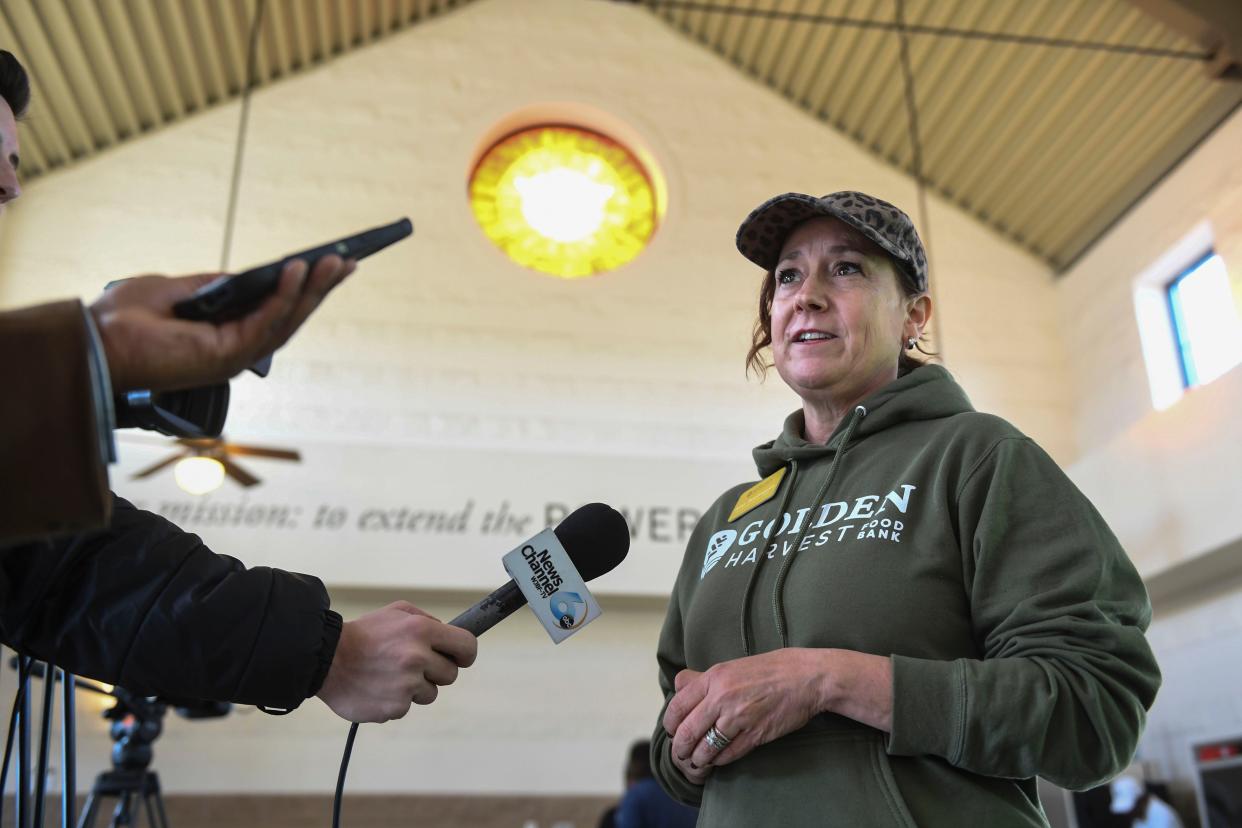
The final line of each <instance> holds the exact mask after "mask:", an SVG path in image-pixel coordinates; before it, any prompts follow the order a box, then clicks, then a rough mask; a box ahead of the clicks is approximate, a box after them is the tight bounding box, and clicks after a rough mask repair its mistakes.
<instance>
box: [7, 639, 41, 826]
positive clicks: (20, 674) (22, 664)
mask: <svg viewBox="0 0 1242 828" xmlns="http://www.w3.org/2000/svg"><path fill="white" fill-rule="evenodd" d="M17 663H18V670H17V692H16V693H15V694H14V696H13V710H12V712H11V713H9V732H8V736H7V737H6V738H5V740H4V764H3V765H2V766H0V802H3V801H4V790H5V788H6V787H7V786H8V781H9V761H10V759H11V758H12V756H13V736H14V731H15V729H16V727H15V726H16V724H17V712H18V710H20V709H21V704H22V701H23V698H24V697H25V695H26V679H28V678H29V677H30V668H31V665H32V663H33V662H31V661H28V660H26V659H24V658H21V657H20V656H19V660H18V662H17ZM3 825H4V811H3V810H0V826H3Z"/></svg>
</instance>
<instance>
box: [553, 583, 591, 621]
mask: <svg viewBox="0 0 1242 828" xmlns="http://www.w3.org/2000/svg"><path fill="white" fill-rule="evenodd" d="M548 608H549V609H551V610H552V617H553V618H555V619H556V625H557V626H558V627H560V628H561V629H562V630H575V629H577V628H578V627H581V626H582V624H583V623H584V622H585V621H586V617H587V603H586V601H584V600H583V599H582V596H581V595H579V594H578V593H576V592H566V591H564V590H562V591H561V592H554V593H552V597H551V598H549V599H548Z"/></svg>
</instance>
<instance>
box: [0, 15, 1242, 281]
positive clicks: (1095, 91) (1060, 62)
mask: <svg viewBox="0 0 1242 828" xmlns="http://www.w3.org/2000/svg"><path fill="white" fill-rule="evenodd" d="M511 1H513V2H518V1H519V0H511ZM601 1H602V0H582V2H584V3H586V2H601ZM640 1H641V2H643V3H644V4H646V5H647V6H648V7H649V8H650V9H651V10H652V11H653V12H654V13H655V14H658V15H659V16H660V18H661V19H663V20H666V21H668V22H669V23H670V24H671V25H673V26H674V27H676V28H677V29H678V30H680V31H682V32H684V33H686V34H687V35H688V36H690V37H692V38H693V39H694V40H696V41H698V42H700V43H702V44H704V45H705V46H707V47H709V48H711V49H713V50H714V51H716V52H718V53H719V54H721V55H722V56H724V57H725V58H727V59H728V60H729V61H730V62H732V63H733V64H734V65H736V66H737V67H738V68H739V69H741V70H742V71H744V72H746V73H748V74H750V75H752V76H754V77H755V78H756V79H757V80H759V81H761V82H762V83H765V84H767V85H768V86H770V87H771V88H772V89H773V90H775V91H777V92H779V93H780V94H782V95H784V96H785V97H786V98H788V99H789V100H791V101H794V102H795V103H797V104H798V105H799V106H801V107H802V108H803V109H805V110H806V111H807V112H809V113H811V114H812V115H814V116H815V117H817V118H819V119H821V120H823V121H825V122H826V123H829V124H831V125H833V126H834V127H836V128H837V129H839V130H841V131H842V132H844V133H846V134H848V135H850V136H851V137H853V138H854V139H855V140H857V141H858V142H859V143H861V144H862V145H863V146H865V147H868V148H870V149H871V150H872V151H874V152H875V153H876V154H877V155H879V156H880V157H882V158H884V159H885V160H887V161H889V162H890V163H892V164H894V165H896V166H898V167H899V168H901V169H905V170H910V169H911V159H912V145H911V141H910V133H909V130H908V120H907V112H906V109H905V100H904V97H903V96H904V87H903V85H902V75H901V72H900V65H899V62H898V61H899V58H898V55H899V45H898V44H899V39H898V36H897V35H896V34H895V33H894V32H892V31H891V30H885V29H875V28H865V27H860V26H854V25H841V24H839V23H833V22H827V21H824V20H823V18H826V17H845V18H849V19H851V20H859V21H873V22H878V23H881V24H883V23H891V22H892V21H893V20H894V13H895V3H896V0H696V1H695V2H680V3H679V2H674V3H672V4H671V5H662V0H640ZM256 2H257V0H0V46H4V47H6V48H9V49H10V50H11V51H13V52H14V53H15V54H16V55H17V56H18V58H19V59H21V60H22V62H23V63H24V64H25V65H26V66H27V68H28V69H29V70H30V72H31V76H32V79H33V81H34V85H35V90H34V94H35V104H34V106H33V108H32V113H31V116H30V117H29V119H28V120H27V121H26V123H25V124H24V129H23V137H22V155H23V159H22V165H23V170H24V176H25V177H26V178H27V179H30V178H34V177H37V176H38V175H40V174H42V173H44V172H47V171H49V170H53V169H55V168H57V167H59V166H62V165H64V164H67V163H69V162H71V161H73V160H76V159H80V158H83V157H86V156H89V155H92V154H94V153H96V152H98V151H100V150H102V149H105V148H107V147H109V146H112V145H114V144H116V143H118V142H120V141H124V140H126V139H127V138H130V137H133V136H135V135H138V134H140V133H143V132H145V131H148V130H151V129H156V128H158V127H160V126H162V125H164V124H168V123H172V122H175V121H177V120H179V119H181V118H184V117H186V116H187V115H190V114H193V113H195V112H199V111H202V110H203V109H205V108H207V107H210V106H212V105H214V104H217V103H220V102H222V101H226V100H228V99H230V98H233V97H236V96H237V95H238V94H240V92H241V90H242V87H243V83H244V80H245V74H246V56H247V46H248V39H247V36H248V31H249V26H250V21H251V19H252V16H253V14H254V9H255V6H256ZM469 2H471V0H267V2H266V7H265V12H264V15H265V22H264V25H263V26H262V28H261V37H260V44H259V50H258V54H257V61H256V64H257V65H256V76H257V81H258V83H259V84H263V83H268V82H271V81H274V80H277V79H279V78H281V77H284V76H287V75H290V74H294V73H297V72H299V71H301V70H302V69H305V68H307V67H310V66H314V65H317V64H319V63H322V62H323V61H325V60H329V59H331V58H332V57H333V56H335V55H338V54H341V53H344V52H346V51H349V50H351V49H354V48H358V47H361V46H364V45H366V44H368V43H371V42H373V41H375V40H378V39H380V38H382V37H384V36H385V35H387V34H389V33H391V32H394V31H397V30H399V29H402V28H404V27H406V26H409V25H412V24H416V23H418V22H419V21H422V20H425V19H427V18H428V17H431V16H434V15H436V14H438V13H441V12H445V11H448V10H450V9H452V8H454V7H458V6H463V5H466V4H467V3H469ZM905 9H906V11H905V16H906V22H907V23H908V24H910V25H913V26H920V25H922V26H931V27H953V28H957V29H969V30H976V31H985V32H1005V33H1011V34H1018V35H1033V36H1041V37H1052V38H1072V39H1075V40H1082V41H1100V42H1106V43H1111V44H1122V45H1133V46H1144V47H1162V48H1166V49H1173V50H1182V51H1185V52H1191V53H1194V52H1198V51H1199V49H1198V47H1197V44H1195V43H1193V42H1192V41H1190V40H1189V39H1187V38H1185V37H1182V36H1180V35H1178V34H1175V33H1173V32H1171V31H1170V30H1168V29H1167V28H1165V27H1164V26H1163V25H1162V24H1160V23H1158V22H1156V21H1155V20H1154V19H1151V18H1148V17H1147V16H1145V15H1144V14H1143V13H1141V12H1139V11H1137V10H1136V9H1135V8H1133V7H1132V6H1130V5H1129V4H1128V3H1127V2H1125V0H1089V2H1077V0H906V5H905ZM738 11H740V12H742V13H741V14H739V13H735V12H738ZM772 12H775V13H777V15H784V17H779V16H770V13H772ZM635 13H643V12H640V11H639V10H638V9H636V10H635ZM765 15H767V16H765ZM910 54H911V60H912V67H913V72H914V77H915V89H916V101H917V106H918V111H919V118H920V133H921V135H922V138H923V140H922V143H923V167H924V174H925V176H926V178H927V180H928V182H929V186H930V187H932V188H933V189H934V190H936V191H937V192H939V193H941V194H942V195H944V196H945V197H947V198H949V199H950V200H952V201H953V202H955V203H957V204H958V205H960V206H962V207H963V208H965V209H966V210H968V211H969V212H970V213H972V214H974V215H975V216H977V217H978V218H980V219H982V220H983V221H984V222H986V223H987V224H989V225H991V226H993V227H995V228H996V229H998V230H999V231H1000V232H1001V233H1003V234H1004V235H1006V236H1007V237H1009V238H1011V239H1013V240H1014V241H1015V242H1017V243H1018V244H1020V245H1022V246H1023V247H1025V248H1026V249H1028V250H1030V251H1032V252H1033V253H1035V254H1036V255H1038V256H1040V257H1041V258H1043V259H1044V260H1046V261H1047V262H1049V263H1050V264H1051V265H1052V266H1053V267H1054V268H1057V269H1060V268H1064V267H1065V266H1066V265H1067V264H1068V263H1070V262H1072V261H1073V260H1074V258H1075V257H1076V256H1078V255H1079V254H1080V253H1081V252H1082V251H1083V250H1084V249H1085V248H1086V247H1087V246H1088V245H1089V244H1090V243H1091V242H1092V241H1093V240H1094V239H1095V238H1096V237H1098V236H1099V235H1100V234H1101V233H1102V232H1103V231H1104V230H1105V229H1106V228H1107V227H1108V226H1109V225H1111V224H1112V222H1113V221H1115V220H1116V219H1117V218H1118V217H1119V216H1120V215H1121V214H1122V213H1124V212H1125V210H1126V209H1127V208H1128V207H1129V206H1130V205H1131V204H1133V203H1134V201H1135V200H1136V199H1137V198H1139V197H1140V196H1141V195H1142V194H1143V193H1144V192H1145V191H1146V190H1147V189H1148V188H1149V187H1150V186H1152V184H1153V183H1154V182H1155V181H1157V180H1159V178H1160V177H1161V176H1162V175H1163V174H1164V173H1165V172H1167V171H1168V170H1169V169H1170V168H1171V167H1172V166H1173V165H1174V164H1175V163H1176V162H1177V160H1178V159H1180V158H1181V157H1182V156H1183V155H1184V154H1185V153H1186V152H1188V151H1189V150H1190V149H1192V148H1193V147H1194V146H1195V145H1196V144H1197V143H1198V142H1199V141H1200V140H1201V139H1202V138H1203V137H1204V136H1205V135H1206V134H1207V133H1208V132H1209V131H1210V130H1211V128H1212V127H1213V126H1215V125H1216V124H1217V123H1219V122H1220V121H1221V120H1222V119H1223V118H1224V117H1225V116H1226V115H1227V114H1228V113H1230V112H1231V111H1233V110H1234V108H1235V107H1236V106H1237V105H1238V104H1239V102H1240V101H1242V83H1238V82H1229V81H1221V80H1213V79H1211V78H1210V77H1209V76H1208V75H1207V73H1206V72H1205V71H1204V67H1203V65H1202V63H1201V62H1200V61H1195V60H1190V59H1180V58H1173V57H1150V56H1140V55H1128V54H1118V53H1110V52H1100V51H1090V50H1077V49H1067V48H1053V47H1049V46H1035V45H1026V44H1016V43H1009V42H993V41H989V40H983V39H966V38H959V37H943V36H933V35H928V34H912V35H911V36H910ZM825 186H830V183H829V182H825Z"/></svg>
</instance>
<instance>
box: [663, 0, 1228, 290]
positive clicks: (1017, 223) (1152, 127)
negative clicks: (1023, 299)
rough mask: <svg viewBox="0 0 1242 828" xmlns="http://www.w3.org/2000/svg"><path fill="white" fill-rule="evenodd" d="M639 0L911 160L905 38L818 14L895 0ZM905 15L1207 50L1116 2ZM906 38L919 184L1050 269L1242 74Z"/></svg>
mask: <svg viewBox="0 0 1242 828" xmlns="http://www.w3.org/2000/svg"><path fill="white" fill-rule="evenodd" d="M642 1H643V2H646V3H647V5H648V6H649V7H650V8H651V9H652V10H653V11H654V12H655V13H656V14H658V15H659V16H660V17H661V18H662V19H664V20H666V21H668V22H669V23H670V24H672V25H673V26H674V27H676V28H677V29H678V30H680V31H682V32H684V33H685V34H687V35H689V36H690V37H692V38H693V39H694V40H696V41H698V42H700V43H702V44H704V45H705V46H707V47H709V48H711V49H712V50H714V51H715V52H717V53H719V54H720V55H721V56H723V57H725V58H727V59H728V60H729V61H730V62H731V63H733V64H734V65H735V66H737V67H738V69H740V70H742V71H744V72H746V73H747V74H749V75H751V76H753V77H754V78H755V79H756V80H758V81H760V82H762V83H764V84H766V85H767V86H769V87H771V88H772V89H774V90H775V91H777V92H779V93H780V94H782V95H784V96H785V97H786V98H788V99H789V100H791V101H793V102H794V103H796V104H797V105H798V106H800V107H802V108H803V109H804V110H806V111H807V112H809V113H811V114H812V115H814V116H815V117H816V118H819V119H820V120H823V121H825V122H826V123H829V124H831V125H832V126H834V127H836V128H837V129H839V130H840V131H842V132H844V133H846V134H847V135H850V136H851V137H853V138H854V139H855V140H856V141H858V142H859V143H860V144H862V145H863V146H865V147H867V148H869V149H870V150H872V151H873V152H875V153H876V154H877V155H879V156H880V157H882V158H884V159H885V160H887V161H889V162H890V163H892V164H894V165H896V166H897V167H899V168H901V169H903V170H907V171H910V170H911V168H912V142H911V139H910V130H909V127H908V123H909V120H908V117H907V110H906V106H905V97H904V95H905V87H904V85H903V81H902V73H901V68H900V64H899V48H900V46H899V43H900V41H899V36H898V34H896V33H895V32H894V31H892V30H891V29H882V28H866V27H865V26H864V25H851V24H843V23H841V22H832V21H825V20H823V19H822V18H838V17H839V18H848V19H850V20H856V21H875V22H879V23H893V22H894V20H895V13H896V3H895V2H894V0H699V1H698V2H690V3H680V2H673V3H664V2H661V0H642ZM773 12H775V13H776V14H772V13H773ZM904 16H905V22H906V24H907V25H910V26H925V27H936V28H952V29H963V30H971V31H976V32H1002V33H1009V34H1015V35H1021V36H1034V37H1042V38H1057V39H1067V40H1075V41H1092V42H1102V43H1107V44H1117V45H1123V46H1139V47H1152V48H1162V49H1168V50H1176V51H1181V52H1185V53H1191V54H1202V52H1203V50H1202V49H1201V48H1200V47H1199V46H1198V44H1196V43H1194V42H1193V41H1191V40H1189V39H1188V38H1186V37H1183V36H1181V35H1179V34H1176V33H1174V32H1172V31H1170V30H1169V29H1167V28H1166V27H1165V26H1164V25H1162V24H1161V23H1159V22H1157V21H1156V20H1154V19H1153V18H1150V17H1148V16H1146V15H1145V14H1144V13H1142V12H1140V11H1138V10H1137V9H1135V8H1134V7H1133V6H1131V5H1130V4H1129V3H1127V2H1125V0H1090V1H1089V2H1078V1H1077V0H906V3H905V12H904ZM817 18H818V19H817ZM909 37H910V41H909V43H910V58H911V63H912V68H913V75H914V86H915V98H916V104H917V110H918V113H919V115H918V117H919V133H920V135H921V136H922V145H923V173H924V176H925V177H926V180H927V182H928V185H929V187H931V188H932V189H934V190H935V191H936V192H938V193H940V194H941V195H943V196H945V197H947V198H948V199H950V200H951V201H953V202H955V203H956V204H958V205H960V206H961V207H963V208H965V209H966V210H967V211H969V212H970V213H972V214H973V215H975V216H977V217H978V218H980V219H982V220H983V221H984V222H986V223H987V224H989V225H991V226H992V227H994V228H996V229H997V230H999V231H1000V232H1001V233H1002V234H1004V235H1005V236H1007V237H1009V238H1010V239H1012V240H1013V241H1015V242H1017V243H1018V244H1020V245H1021V246H1023V247H1025V248H1026V249H1028V250H1030V251H1031V252H1033V253H1035V254H1036V255H1037V256H1039V257H1040V258H1042V259H1044V260H1045V261H1047V262H1049V263H1050V264H1051V265H1052V266H1053V267H1054V268H1056V269H1058V270H1060V269H1063V268H1065V267H1066V266H1067V265H1068V264H1070V263H1071V262H1072V261H1073V260H1074V259H1075V258H1076V257H1077V256H1079V255H1080V254H1081V253H1082V252H1083V251H1084V250H1085V249H1086V248H1087V247H1088V246H1089V245H1090V244H1091V242H1092V241H1093V240H1094V239H1096V238H1097V237H1099V235H1100V234H1101V233H1103V232H1104V231H1105V230H1106V229H1107V228H1108V227H1109V226H1110V225H1111V224H1112V223H1113V222H1114V221H1116V220H1117V218H1119V217H1120V216H1121V215H1122V214H1123V213H1124V212H1125V211H1126V209H1127V208H1128V207H1130V205H1132V204H1133V203H1134V202H1135V201H1136V200H1137V199H1138V198H1139V197H1141V196H1142V194H1143V193H1145V192H1146V191H1147V190H1148V189H1149V188H1150V187H1151V186H1152V185H1153V184H1154V183H1155V182H1156V181H1158V180H1159V179H1160V178H1161V176H1163V175H1164V173H1166V172H1167V171H1168V170H1169V169H1170V168H1171V167H1173V166H1174V165H1175V164H1176V163H1177V161H1178V160H1179V159H1180V158H1182V157H1183V156H1184V155H1185V154H1186V153H1187V152H1188V151H1190V150H1191V149H1192V148H1193V147H1194V146H1196V145H1197V144H1198V142H1199V141H1200V140H1202V139H1203V137H1204V136H1205V135H1206V134H1208V133H1209V132H1210V131H1211V129H1212V128H1213V127H1214V126H1215V125H1216V124H1218V123H1219V122H1220V121H1221V120H1222V119H1223V118H1225V117H1226V116H1227V115H1228V114H1229V113H1230V112H1232V111H1233V110H1234V109H1235V108H1236V107H1237V106H1238V104H1239V102H1242V83H1238V82H1237V81H1232V82H1231V81H1225V80H1215V79H1212V78H1210V77H1209V76H1208V74H1207V72H1206V71H1205V65H1204V61H1203V60H1194V59H1187V58H1178V57H1152V56H1146V55H1135V54H1122V53H1118V52H1105V51H1097V50H1088V49H1074V48H1058V47H1053V46H1046V45H1031V44H1026V43H1013V42H996V41H992V40H987V39H982V38H980V39H975V38H963V37H949V36H943V35H931V34H914V33H912V34H910V35H909ZM825 186H829V187H830V186H831V182H825Z"/></svg>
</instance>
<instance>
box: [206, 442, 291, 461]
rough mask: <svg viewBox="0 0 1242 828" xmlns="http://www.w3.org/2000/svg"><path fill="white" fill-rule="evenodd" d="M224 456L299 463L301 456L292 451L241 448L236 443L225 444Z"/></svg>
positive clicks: (251, 447)
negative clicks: (232, 455) (265, 458)
mask: <svg viewBox="0 0 1242 828" xmlns="http://www.w3.org/2000/svg"><path fill="white" fill-rule="evenodd" d="M223 448H224V453H225V454H234V455H237V456H238V457H270V458H271V459H273V460H295V461H300V460H301V459H302V455H301V454H300V453H299V452H297V451H295V450H293V449H278V448H264V447H263V446H242V445H238V444H236V443H225V444H224V446H223Z"/></svg>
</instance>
